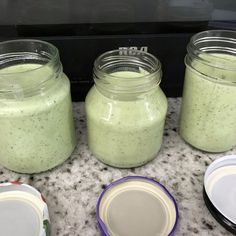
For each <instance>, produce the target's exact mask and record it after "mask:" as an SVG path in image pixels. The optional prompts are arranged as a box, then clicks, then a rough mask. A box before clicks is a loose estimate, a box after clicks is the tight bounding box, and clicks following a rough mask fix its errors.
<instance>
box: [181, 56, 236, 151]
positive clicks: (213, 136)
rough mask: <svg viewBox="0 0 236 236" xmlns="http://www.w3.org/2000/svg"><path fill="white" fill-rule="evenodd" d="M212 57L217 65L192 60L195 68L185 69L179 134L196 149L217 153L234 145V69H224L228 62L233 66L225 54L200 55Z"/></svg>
mask: <svg viewBox="0 0 236 236" xmlns="http://www.w3.org/2000/svg"><path fill="white" fill-rule="evenodd" d="M212 56H215V57H214V58H215V61H211V63H213V64H214V65H216V66H217V67H213V66H208V65H205V64H202V63H200V62H199V61H193V62H192V67H193V68H194V69H195V70H196V71H194V70H193V69H192V68H191V67H189V66H187V68H186V74H185V84H184V93H183V101H182V109H181V119H180V135H181V136H182V137H183V138H184V139H185V140H186V141H187V142H188V143H190V144H191V145H193V146H195V147H197V148H199V149H202V150H205V151H210V152H221V151H226V150H228V149H230V148H232V147H233V146H234V145H235V144H236V123H235V117H236V99H235V98H236V85H235V84H234V82H236V70H228V69H225V68H226V67H227V66H228V67H229V65H230V67H231V66H232V64H234V65H235V67H234V68H235V69H236V57H234V56H232V55H226V54H212V55H207V54H204V55H203V56H202V57H203V58H204V59H205V60H207V61H210V60H212ZM217 58H219V59H217ZM222 59H223V60H222ZM224 63H225V64H224ZM222 65H223V67H225V68H222ZM220 67H221V68H220Z"/></svg>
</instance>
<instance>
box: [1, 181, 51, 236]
mask: <svg viewBox="0 0 236 236" xmlns="http://www.w3.org/2000/svg"><path fill="white" fill-rule="evenodd" d="M44 220H45V221H47V222H49V218H48V211H47V206H46V203H45V202H44V201H43V199H42V197H41V194H40V193H39V192H38V191H37V190H36V189H34V188H33V187H31V186H29V185H26V184H12V183H4V184H0V232H1V233H0V235H4V236H16V235H17V236H43V235H46V234H45V233H46V231H45V227H44Z"/></svg>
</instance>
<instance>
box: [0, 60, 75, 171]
mask: <svg viewBox="0 0 236 236" xmlns="http://www.w3.org/2000/svg"><path fill="white" fill-rule="evenodd" d="M37 67H38V68H40V70H37V69H36V70H34V69H35V68H37ZM41 69H42V70H41ZM18 70H19V71H20V72H23V71H29V70H30V72H29V75H30V74H31V76H33V77H32V78H31V77H30V76H29V75H28V72H27V73H22V74H21V73H17V72H18ZM3 71H4V73H3ZM3 71H1V70H0V83H1V79H2V78H3V79H5V77H4V76H5V75H6V74H7V73H5V72H6V71H7V72H8V75H7V76H9V74H10V72H11V73H12V75H11V79H10V81H8V82H9V83H11V82H14V83H18V85H20V86H21V87H22V91H23V93H22V97H20V99H17V98H15V99H5V98H4V97H3V96H2V97H0V134H1V136H0V164H2V165H3V166H5V167H7V168H9V169H11V170H14V171H17V172H23V173H36V172H41V171H45V170H48V169H50V168H52V167H54V166H56V165H58V164H60V163H62V162H63V161H64V160H65V159H67V158H68V157H69V156H70V154H71V152H72V151H73V149H74V147H75V132H74V125H73V118H72V108H71V97H70V87H69V81H68V79H67V77H66V76H65V75H64V74H62V75H61V78H60V79H57V81H54V82H53V84H51V83H45V86H44V91H43V92H42V93H36V94H32V95H30V96H24V89H25V86H26V87H27V89H28V88H29V87H30V85H32V84H31V81H32V83H33V86H34V85H36V83H37V84H38V83H39V82H41V81H45V79H46V80H47V79H49V77H50V76H51V75H52V74H53V70H52V69H51V68H50V67H47V66H43V67H39V65H38V64H36V65H34V64H23V65H17V66H12V67H9V68H5V69H3ZM36 71H37V73H36ZM13 72H14V73H13ZM3 74H4V76H2V75H3ZM23 74H27V75H26V76H25V77H24V76H23ZM6 81H7V80H6ZM16 81H17V82H16ZM52 81H53V79H52ZM47 86H48V87H47ZM54 101H56V103H54ZM11 147H13V148H11Z"/></svg>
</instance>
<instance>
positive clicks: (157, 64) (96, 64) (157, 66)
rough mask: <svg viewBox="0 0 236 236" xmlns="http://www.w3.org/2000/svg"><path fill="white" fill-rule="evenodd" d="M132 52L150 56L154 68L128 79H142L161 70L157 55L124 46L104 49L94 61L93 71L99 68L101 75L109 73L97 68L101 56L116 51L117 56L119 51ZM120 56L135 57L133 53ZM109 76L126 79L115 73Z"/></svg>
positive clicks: (103, 56)
mask: <svg viewBox="0 0 236 236" xmlns="http://www.w3.org/2000/svg"><path fill="white" fill-rule="evenodd" d="M122 51H123V52H133V53H137V55H140V54H141V55H145V56H148V57H150V58H151V59H152V60H153V62H154V63H153V64H154V67H155V68H154V70H153V71H152V72H151V73H148V74H146V75H141V76H137V77H132V78H129V80H137V79H139V80H140V79H142V78H147V77H151V76H153V75H154V74H156V73H158V72H160V70H161V62H160V61H159V60H158V59H157V57H155V56H154V55H152V54H151V53H148V52H145V51H142V50H138V49H130V48H127V49H126V48H125V49H116V50H110V51H106V52H104V53H102V54H101V55H100V56H98V57H97V58H96V59H95V61H94V71H95V73H96V71H98V70H99V74H100V75H101V76H106V75H108V74H109V73H107V72H105V71H104V70H101V69H98V67H99V61H101V60H102V58H105V57H107V56H108V55H112V54H115V53H117V56H119V55H118V53H119V52H122ZM122 56H127V58H128V57H130V58H131V57H133V58H136V57H135V55H122ZM109 78H112V79H115V80H120V81H121V80H126V78H121V77H120V76H115V75H112V74H109Z"/></svg>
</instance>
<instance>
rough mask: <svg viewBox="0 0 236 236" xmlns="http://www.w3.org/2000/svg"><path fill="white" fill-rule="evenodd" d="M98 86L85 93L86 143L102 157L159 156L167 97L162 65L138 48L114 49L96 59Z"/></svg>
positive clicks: (122, 161)
mask: <svg viewBox="0 0 236 236" xmlns="http://www.w3.org/2000/svg"><path fill="white" fill-rule="evenodd" d="M94 81H95V85H94V86H93V87H92V88H91V90H90V91H89V93H88V95H87V97H86V116H87V130H88V145H89V149H90V150H91V151H92V153H93V154H94V155H95V156H96V157H97V158H98V159H99V160H101V161H102V162H104V163H106V164H108V165H111V166H114V167H120V168H128V167H136V166H140V165H143V164H145V163H147V162H148V161H150V160H152V159H153V158H155V157H156V155H157V153H158V152H159V150H160V147H161V144H162V136H163V128H164V123H165V116H166V112H167V99H166V97H165V95H164V93H163V92H162V90H161V88H160V86H159V84H160V81H161V64H160V62H159V61H158V59H157V58H155V57H154V56H153V55H151V54H149V53H146V52H142V51H138V50H125V49H124V50H114V51H109V52H106V53H104V54H102V55H101V56H100V57H98V58H97V59H96V61H95V63H94Z"/></svg>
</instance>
